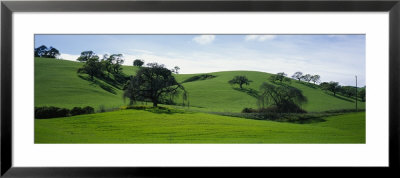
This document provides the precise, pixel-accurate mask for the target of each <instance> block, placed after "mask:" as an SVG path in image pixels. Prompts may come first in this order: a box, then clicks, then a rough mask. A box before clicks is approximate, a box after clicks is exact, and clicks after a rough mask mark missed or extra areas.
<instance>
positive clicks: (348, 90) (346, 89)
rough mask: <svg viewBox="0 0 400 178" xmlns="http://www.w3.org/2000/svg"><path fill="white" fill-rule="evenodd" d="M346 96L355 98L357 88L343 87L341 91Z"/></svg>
mask: <svg viewBox="0 0 400 178" xmlns="http://www.w3.org/2000/svg"><path fill="white" fill-rule="evenodd" d="M339 92H340V93H342V94H343V95H344V96H347V97H355V96H356V87H353V86H343V87H341V88H340V90H339Z"/></svg>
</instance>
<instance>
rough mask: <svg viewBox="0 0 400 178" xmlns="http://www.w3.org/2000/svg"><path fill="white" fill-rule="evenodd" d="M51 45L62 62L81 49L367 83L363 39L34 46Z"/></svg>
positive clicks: (114, 38)
mask: <svg viewBox="0 0 400 178" xmlns="http://www.w3.org/2000/svg"><path fill="white" fill-rule="evenodd" d="M40 45H46V46H48V47H49V46H53V47H55V48H57V49H58V50H59V51H60V52H61V56H60V58H63V59H66V60H76V58H78V56H79V54H80V53H81V52H82V51H86V50H92V51H94V52H95V53H96V54H98V55H99V56H103V55H104V54H123V55H124V56H125V63H124V65H132V62H133V60H135V59H142V60H144V61H145V62H146V63H148V62H157V63H161V64H165V65H166V66H167V67H168V68H173V67H174V66H179V67H180V68H181V70H180V73H206V72H216V71H230V70H254V71H263V72H268V73H278V72H285V73H287V74H288V76H291V75H292V74H293V73H294V72H296V71H301V72H303V73H304V74H318V75H320V76H321V81H327V82H329V81H337V82H339V83H340V84H341V85H355V75H357V76H358V85H359V86H364V85H365V35H35V48H36V47H38V46H40Z"/></svg>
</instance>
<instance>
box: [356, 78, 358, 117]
mask: <svg viewBox="0 0 400 178" xmlns="http://www.w3.org/2000/svg"><path fill="white" fill-rule="evenodd" d="M357 89H358V88H357V75H356V112H357V111H358V107H357Z"/></svg>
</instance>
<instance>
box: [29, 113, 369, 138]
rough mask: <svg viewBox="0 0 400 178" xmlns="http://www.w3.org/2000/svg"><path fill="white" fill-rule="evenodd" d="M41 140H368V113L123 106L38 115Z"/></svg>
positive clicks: (36, 125)
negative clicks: (247, 113) (311, 117)
mask: <svg viewBox="0 0 400 178" xmlns="http://www.w3.org/2000/svg"><path fill="white" fill-rule="evenodd" d="M35 143H365V113H349V114H345V115H340V116H333V117H328V118H326V121H325V122H319V123H313V124H292V123H280V122H273V121H260V120H251V119H243V118H236V117H227V116H219V115H213V114H207V113H198V112H193V113H174V114H159V113H153V112H149V111H142V110H120V111H113V112H106V113H98V114H89V115H80V116H74V117H67V118H54V119H36V120H35Z"/></svg>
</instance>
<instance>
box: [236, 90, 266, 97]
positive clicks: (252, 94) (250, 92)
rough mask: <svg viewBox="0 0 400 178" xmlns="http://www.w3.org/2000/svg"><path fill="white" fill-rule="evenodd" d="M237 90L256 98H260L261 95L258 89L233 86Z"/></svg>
mask: <svg viewBox="0 0 400 178" xmlns="http://www.w3.org/2000/svg"><path fill="white" fill-rule="evenodd" d="M233 89H234V90H236V91H240V92H244V93H246V94H248V95H250V96H252V97H254V98H258V97H259V96H260V95H259V94H258V91H257V90H254V89H252V88H233Z"/></svg>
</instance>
